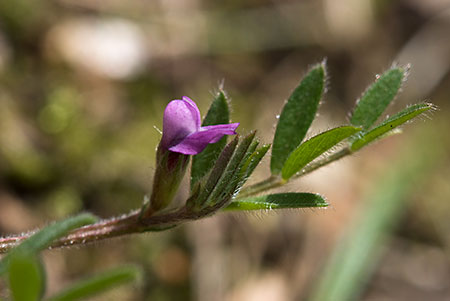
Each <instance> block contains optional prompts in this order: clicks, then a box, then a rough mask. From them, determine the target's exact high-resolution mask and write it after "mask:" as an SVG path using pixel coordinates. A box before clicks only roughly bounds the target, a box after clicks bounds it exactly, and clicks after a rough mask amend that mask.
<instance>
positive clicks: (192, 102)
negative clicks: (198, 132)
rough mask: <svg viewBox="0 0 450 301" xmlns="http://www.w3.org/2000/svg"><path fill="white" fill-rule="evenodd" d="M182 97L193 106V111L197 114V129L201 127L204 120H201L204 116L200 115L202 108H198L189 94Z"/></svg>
mask: <svg viewBox="0 0 450 301" xmlns="http://www.w3.org/2000/svg"><path fill="white" fill-rule="evenodd" d="M181 99H182V100H183V101H185V102H187V103H188V104H189V105H190V106H191V109H192V110H193V113H194V115H195V116H196V119H195V124H196V126H197V129H198V128H200V125H201V122H202V120H201V119H202V118H201V116H200V110H199V109H198V107H197V104H196V103H195V102H194V101H193V100H192V99H190V98H189V97H187V96H183V97H182V98H181Z"/></svg>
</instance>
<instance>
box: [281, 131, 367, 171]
mask: <svg viewBox="0 0 450 301" xmlns="http://www.w3.org/2000/svg"><path fill="white" fill-rule="evenodd" d="M360 130H361V129H360V128H357V127H353V126H341V127H337V128H334V129H331V130H328V131H326V132H323V133H321V134H319V135H317V136H314V137H312V138H311V139H309V140H307V141H306V142H304V143H302V144H301V145H300V146H299V147H297V149H296V150H294V151H293V152H292V153H291V155H290V156H289V158H288V159H287V160H286V163H285V164H284V166H283V170H282V173H281V176H282V178H283V179H284V180H287V179H289V178H290V177H292V176H293V175H295V174H296V173H297V172H299V171H300V170H301V169H302V168H303V167H305V166H306V165H307V164H308V163H310V162H311V161H312V160H314V159H315V158H317V157H318V156H320V155H322V154H323V153H324V152H326V151H328V150H329V149H331V148H332V147H333V146H335V145H336V144H338V143H339V142H341V141H342V140H344V139H345V138H348V137H350V136H352V135H354V134H355V133H357V132H359V131H360Z"/></svg>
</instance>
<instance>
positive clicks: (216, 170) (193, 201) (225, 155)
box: [186, 136, 239, 208]
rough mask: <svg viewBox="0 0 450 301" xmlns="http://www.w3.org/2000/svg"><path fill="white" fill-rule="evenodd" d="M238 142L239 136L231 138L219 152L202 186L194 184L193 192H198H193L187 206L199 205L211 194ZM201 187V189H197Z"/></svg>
mask: <svg viewBox="0 0 450 301" xmlns="http://www.w3.org/2000/svg"><path fill="white" fill-rule="evenodd" d="M238 142H239V137H238V136H236V138H234V139H233V141H231V142H230V143H228V145H226V146H225V148H224V149H223V151H222V153H221V154H220V156H219V158H218V159H217V161H216V162H215V165H214V167H213V169H212V170H211V172H210V174H209V176H208V179H206V180H205V184H204V185H201V186H202V187H199V185H198V184H197V185H196V189H194V190H193V193H195V194H198V195H197V196H195V194H194V195H193V196H192V198H190V199H189V200H188V201H187V204H186V205H187V206H188V207H190V208H192V207H201V206H202V205H203V204H204V203H205V202H206V200H207V199H208V197H209V196H210V195H211V193H212V192H213V190H214V187H216V185H217V182H218V181H219V179H220V177H222V175H223V173H224V171H225V168H226V167H227V165H228V164H229V162H230V159H231V157H232V156H233V154H234V151H235V149H236V146H237V144H238ZM199 189H201V191H197V190H199Z"/></svg>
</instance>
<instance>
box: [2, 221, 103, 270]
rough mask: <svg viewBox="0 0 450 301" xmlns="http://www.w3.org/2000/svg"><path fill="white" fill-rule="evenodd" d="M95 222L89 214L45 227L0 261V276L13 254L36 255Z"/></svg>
mask: <svg viewBox="0 0 450 301" xmlns="http://www.w3.org/2000/svg"><path fill="white" fill-rule="evenodd" d="M95 221H97V217H95V216H94V215H92V214H89V213H84V214H80V215H78V216H74V217H71V218H68V219H65V220H63V221H60V222H57V223H54V224H51V225H49V226H47V227H45V228H44V229H42V230H41V231H39V232H37V233H36V234H34V235H32V236H31V237H30V238H28V239H27V240H25V241H24V242H23V243H21V244H20V245H18V246H17V247H16V248H14V249H13V250H11V252H9V253H8V254H7V255H6V256H5V257H3V259H2V260H1V261H0V275H1V274H3V273H4V272H5V271H6V267H7V265H8V262H9V259H10V258H11V256H13V255H14V254H15V253H19V252H23V253H24V254H36V253H38V252H39V251H41V250H43V249H45V248H47V247H48V246H50V245H51V243H52V242H53V241H54V240H56V239H58V238H60V237H61V236H64V235H65V234H67V233H68V232H69V231H70V230H72V229H76V228H79V227H82V226H85V225H88V224H92V223H94V222H95Z"/></svg>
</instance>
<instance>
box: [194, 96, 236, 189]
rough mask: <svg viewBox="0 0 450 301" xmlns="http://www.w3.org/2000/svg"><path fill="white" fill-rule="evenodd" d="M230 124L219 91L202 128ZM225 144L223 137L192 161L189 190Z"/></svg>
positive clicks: (225, 103) (224, 101)
mask: <svg viewBox="0 0 450 301" xmlns="http://www.w3.org/2000/svg"><path fill="white" fill-rule="evenodd" d="M229 122H230V112H229V108H228V102H227V99H226V96H225V93H224V92H223V91H219V93H217V95H216V97H215V98H214V100H213V102H212V103H211V106H210V108H209V110H208V113H207V114H206V116H205V118H204V120H203V123H202V126H207V125H215V124H226V123H229ZM226 144H227V137H226V136H224V137H223V138H222V139H220V140H219V141H218V142H217V143H214V144H209V145H208V146H207V147H206V148H205V149H204V150H203V151H202V152H201V153H199V154H198V155H195V156H194V157H193V159H192V169H191V190H192V189H193V188H194V185H195V184H196V183H197V182H198V181H199V180H200V179H201V178H202V177H203V176H205V175H206V174H207V173H208V172H209V171H210V170H211V168H212V167H213V165H214V162H215V161H216V160H217V158H218V157H219V155H220V153H221V152H222V149H223V148H224V147H225V145H226Z"/></svg>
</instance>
